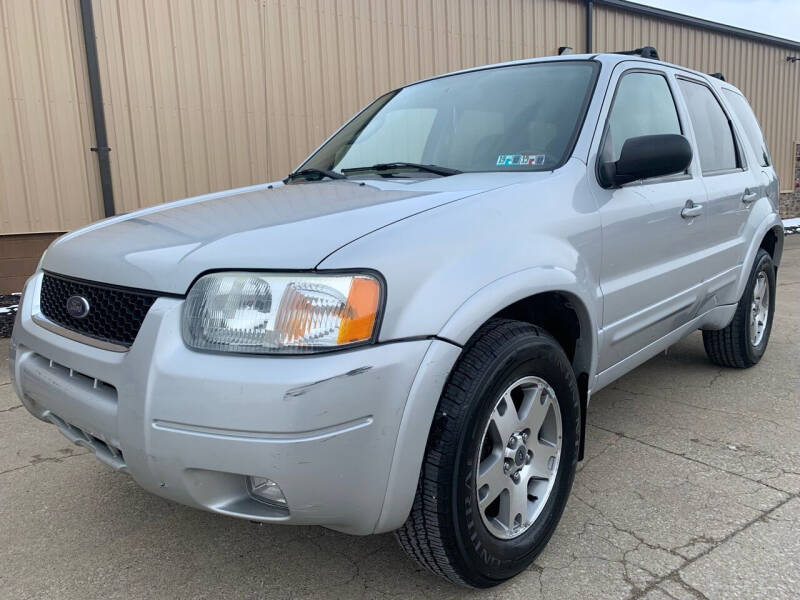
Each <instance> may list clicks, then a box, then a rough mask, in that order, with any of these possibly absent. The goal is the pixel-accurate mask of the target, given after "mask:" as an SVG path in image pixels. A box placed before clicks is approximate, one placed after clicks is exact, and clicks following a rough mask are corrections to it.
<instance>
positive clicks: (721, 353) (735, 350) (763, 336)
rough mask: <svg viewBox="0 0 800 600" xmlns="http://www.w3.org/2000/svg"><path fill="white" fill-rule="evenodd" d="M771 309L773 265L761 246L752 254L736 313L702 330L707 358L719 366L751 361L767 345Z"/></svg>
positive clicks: (748, 364) (742, 366)
mask: <svg viewBox="0 0 800 600" xmlns="http://www.w3.org/2000/svg"><path fill="white" fill-rule="evenodd" d="M774 313H775V266H774V264H773V263H772V257H770V255H769V253H768V252H767V251H766V250H764V249H763V248H762V249H760V250H759V251H758V254H756V259H755V263H754V264H753V268H752V270H751V271H750V276H749V278H748V280H747V285H746V286H745V288H744V293H743V294H742V297H741V299H740V300H739V304H738V305H737V307H736V313H735V314H734V315H733V319H732V320H731V322H730V323H729V324H728V326H727V327H725V328H724V329H720V330H717V331H703V346H705V349H706V354H707V355H708V358H709V359H710V360H711V362H713V363H714V364H717V365H720V366H722V367H733V368H737V369H745V368H748V367H752V366H753V365H755V364H756V363H757V362H758V361H759V360H761V357H762V356H764V352H765V351H766V349H767V343H768V342H769V335H770V332H771V330H772V317H773V315H774Z"/></svg>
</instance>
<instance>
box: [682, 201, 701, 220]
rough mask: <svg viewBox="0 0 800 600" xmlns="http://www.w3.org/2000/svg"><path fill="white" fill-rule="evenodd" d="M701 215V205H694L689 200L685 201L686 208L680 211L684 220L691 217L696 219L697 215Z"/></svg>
mask: <svg viewBox="0 0 800 600" xmlns="http://www.w3.org/2000/svg"><path fill="white" fill-rule="evenodd" d="M702 214H703V205H702V204H695V203H694V202H692V201H691V200H687V201H686V206H684V207H683V210H681V216H682V217H683V218H684V219H691V218H692V217H697V216H698V215H702Z"/></svg>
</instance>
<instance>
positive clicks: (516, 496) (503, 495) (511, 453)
mask: <svg viewBox="0 0 800 600" xmlns="http://www.w3.org/2000/svg"><path fill="white" fill-rule="evenodd" d="M561 440H562V431H561V414H560V411H559V407H558V399H557V398H556V394H555V392H554V391H553V388H551V387H550V386H549V385H548V383H547V382H546V381H545V380H543V379H541V378H540V377H535V376H528V377H522V378H521V379H518V380H517V381H515V382H514V383H512V384H511V385H510V386H509V387H508V389H506V390H505V391H504V392H503V394H502V395H501V396H500V398H499V400H497V403H496V404H495V407H494V409H493V410H492V413H491V415H490V417H489V421H488V422H487V424H486V428H485V430H484V433H483V439H482V441H481V445H480V448H479V452H480V455H479V460H478V461H476V463H477V464H476V474H475V481H476V486H475V488H476V491H477V495H478V506H479V509H480V514H481V519H482V520H483V523H484V525H486V527H487V528H488V529H489V531H491V532H492V534H494V535H495V536H497V537H499V538H501V539H510V538H514V537H517V536H519V535H521V534H523V533H525V531H527V530H528V528H529V527H530V526H531V524H532V523H533V522H534V521H535V520H536V517H537V516H538V515H539V513H540V512H541V510H542V507H544V505H545V503H546V502H547V499H548V498H549V496H550V492H551V490H552V489H553V483H554V482H555V475H556V472H557V470H558V461H559V458H560V455H561Z"/></svg>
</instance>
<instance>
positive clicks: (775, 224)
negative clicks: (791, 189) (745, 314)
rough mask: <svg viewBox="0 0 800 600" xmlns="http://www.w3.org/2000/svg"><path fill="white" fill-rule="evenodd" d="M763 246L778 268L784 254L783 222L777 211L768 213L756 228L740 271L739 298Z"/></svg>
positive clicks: (737, 296) (737, 293)
mask: <svg viewBox="0 0 800 600" xmlns="http://www.w3.org/2000/svg"><path fill="white" fill-rule="evenodd" d="M761 248H764V250H766V251H767V252H768V253H769V255H770V256H771V257H772V262H773V263H774V264H775V268H776V270H777V268H778V265H780V262H781V257H782V255H783V223H782V222H781V219H780V217H779V216H778V214H777V213H774V212H770V213H769V214H767V215H766V216H765V217H764V218H763V219H762V220H761V222H760V223H759V225H758V227H756V228H755V235H753V237H752V240H751V242H750V246H749V247H748V249H747V253H746V254H745V258H744V261H743V262H742V268H741V272H740V273H739V282H738V285H737V286H736V296H735V297H736V298H737V299H739V298H741V297H742V294H743V293H744V289H745V286H746V285H747V278H748V276H749V275H750V269H751V267H752V265H753V261H754V260H755V258H756V254H757V253H758V251H759V250H760V249H761Z"/></svg>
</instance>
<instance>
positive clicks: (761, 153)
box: [722, 89, 772, 167]
mask: <svg viewBox="0 0 800 600" xmlns="http://www.w3.org/2000/svg"><path fill="white" fill-rule="evenodd" d="M722 93H723V94H725V98H726V99H727V100H728V104H730V105H731V108H732V109H733V112H734V114H735V115H736V118H737V119H739V122H740V123H741V124H742V127H743V128H744V134H745V135H746V136H747V142H748V143H749V144H750V147H751V148H752V149H753V152H755V155H756V156H757V157H758V163H759V164H760V165H761V166H762V167H768V166H769V165H771V164H772V159H770V157H769V149H767V142H766V141H764V134H763V133H761V128H760V127H759V126H758V121H757V120H756V116H755V115H754V114H753V111H752V109H751V108H750V105H749V104H748V103H747V100H745V99H744V96H742V95H741V94H737V93H736V92H734V91H733V90H728V89H725V90H722Z"/></svg>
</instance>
